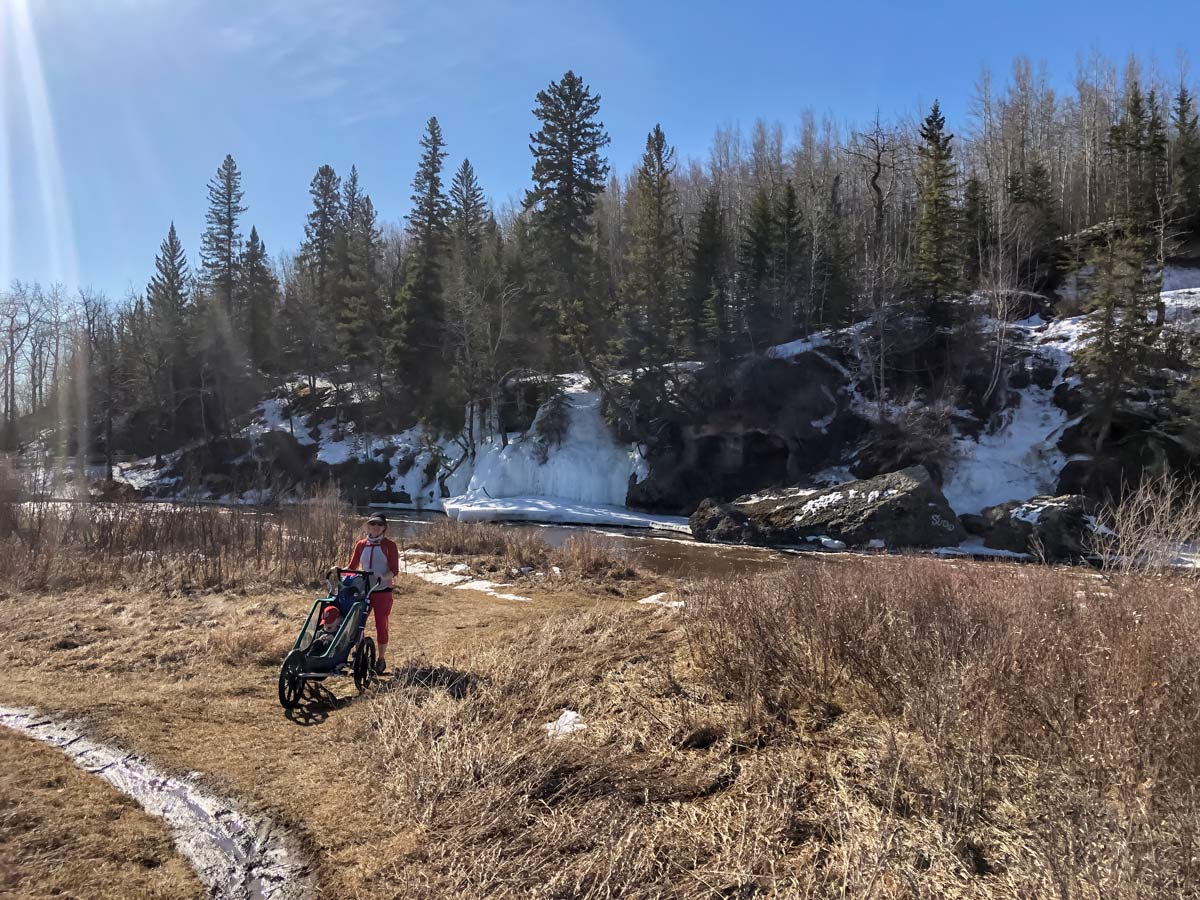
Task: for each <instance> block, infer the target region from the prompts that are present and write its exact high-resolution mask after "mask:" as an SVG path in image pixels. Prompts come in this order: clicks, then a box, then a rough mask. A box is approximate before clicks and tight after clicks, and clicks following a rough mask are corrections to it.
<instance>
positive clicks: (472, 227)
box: [450, 159, 488, 252]
mask: <svg viewBox="0 0 1200 900" xmlns="http://www.w3.org/2000/svg"><path fill="white" fill-rule="evenodd" d="M487 218H488V208H487V198H486V197H484V195H483V188H481V187H480V186H479V180H478V179H477V178H476V177H475V169H474V168H473V167H472V165H471V161H470V160H469V159H464V160H463V161H462V165H460V166H459V167H458V171H456V172H455V173H454V180H453V181H452V182H451V183H450V226H451V232H452V233H453V235H454V237H455V239H457V240H459V241H462V242H463V243H464V244H465V245H467V246H469V247H471V248H472V249H473V250H474V251H475V252H479V249H480V244H481V241H482V240H483V232H484V227H485V225H486V223H487Z"/></svg>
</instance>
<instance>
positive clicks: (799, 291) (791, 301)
mask: <svg viewBox="0 0 1200 900" xmlns="http://www.w3.org/2000/svg"><path fill="white" fill-rule="evenodd" d="M774 224H775V238H774V241H773V243H774V248H773V249H774V254H775V261H774V273H775V288H774V290H773V292H772V293H773V297H772V310H771V318H772V323H773V325H774V327H776V328H778V329H780V335H781V337H782V335H783V334H784V333H785V332H786V337H787V338H791V336H792V334H791V332H792V329H793V327H794V326H795V324H796V323H797V322H800V323H803V326H804V329H805V330H806V331H807V330H808V329H809V327H810V326H811V323H812V318H813V315H814V314H815V313H816V312H817V311H816V310H814V309H813V308H812V305H811V304H806V303H805V302H804V296H805V292H804V289H803V288H804V284H803V283H804V280H805V278H804V276H805V249H806V248H805V245H806V243H807V241H806V236H805V233H804V213H803V211H802V210H801V209H800V198H799V197H798V196H797V194H796V186H795V185H794V184H793V183H792V179H790V178H789V179H787V182H786V183H785V184H784V186H783V194H782V196H781V197H780V199H779V205H778V209H776V211H775V223H774Z"/></svg>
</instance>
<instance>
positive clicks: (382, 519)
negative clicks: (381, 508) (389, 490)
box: [367, 513, 387, 525]
mask: <svg viewBox="0 0 1200 900" xmlns="http://www.w3.org/2000/svg"><path fill="white" fill-rule="evenodd" d="M367 524H368V525H387V517H386V516H384V514H383V513H375V514H374V515H372V516H371V518H369V519H367Z"/></svg>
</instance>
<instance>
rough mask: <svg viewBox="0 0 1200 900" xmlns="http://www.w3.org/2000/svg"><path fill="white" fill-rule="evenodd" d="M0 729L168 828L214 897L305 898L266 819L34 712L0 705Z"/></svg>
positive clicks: (284, 845) (302, 872)
mask: <svg viewBox="0 0 1200 900" xmlns="http://www.w3.org/2000/svg"><path fill="white" fill-rule="evenodd" d="M0 726H4V727H6V728H10V729H12V730H13V731H16V732H18V733H19V734H23V735H25V736H26V737H31V738H34V739H35V740H39V741H43V742H45V743H47V744H49V745H50V746H52V747H56V748H57V749H59V750H61V751H62V752H63V753H65V754H66V755H67V756H69V757H70V758H71V761H72V762H74V763H75V765H77V766H79V768H81V769H83V770H84V771H85V772H90V773H91V774H93V775H98V776H99V777H100V778H103V779H104V780H105V781H107V782H108V783H109V784H111V785H112V786H113V787H115V788H116V789H117V790H118V791H120V792H121V793H122V794H125V795H127V796H129V797H132V798H133V799H134V800H136V801H137V802H138V803H139V804H141V806H142V808H143V809H144V810H146V812H148V813H150V815H152V816H157V817H158V818H160V819H163V820H164V821H165V822H166V823H167V825H168V826H170V829H171V833H172V837H173V838H174V841H175V847H176V848H177V849H178V850H179V852H180V853H181V854H183V856H184V857H186V858H187V860H188V861H189V862H190V863H191V864H192V866H193V867H194V868H195V870H196V873H197V874H198V875H199V876H200V880H201V881H202V882H203V883H204V885H205V887H207V888H208V890H209V892H210V896H212V897H214V898H219V900H298V898H301V897H306V896H308V895H309V893H310V891H311V889H312V885H311V883H310V882H311V879H310V877H309V867H308V864H307V863H306V862H305V860H304V859H303V858H302V857H301V856H300V855H299V854H298V853H297V851H296V849H295V847H294V845H293V842H292V840H291V839H290V838H289V837H288V835H287V834H285V833H284V832H283V831H282V830H281V829H279V828H277V827H276V826H275V825H274V824H272V823H271V822H270V821H269V820H268V819H266V818H264V817H260V816H252V815H248V814H246V813H243V812H240V811H238V809H237V808H236V807H235V806H234V805H233V804H232V803H230V802H229V801H228V800H223V799H221V798H219V797H216V796H214V795H212V794H209V793H208V792H206V791H204V790H202V789H201V788H199V787H198V786H197V785H195V784H194V783H192V782H190V781H187V780H180V779H176V778H169V777H167V776H166V775H163V774H162V773H161V772H158V771H157V770H156V769H154V767H153V766H151V765H150V764H149V763H148V762H146V761H145V760H144V759H140V758H139V757H137V756H134V755H133V754H131V753H127V752H125V751H124V750H119V749H117V748H115V747H111V746H108V745H106V744H101V743H99V742H97V741H94V740H92V739H91V738H89V737H87V735H86V734H85V733H84V731H83V729H82V727H80V726H78V725H75V724H72V723H70V722H64V721H58V720H56V719H53V718H50V717H48V716H44V715H42V714H41V713H39V712H37V711H36V710H31V709H14V708H11V707H6V706H0Z"/></svg>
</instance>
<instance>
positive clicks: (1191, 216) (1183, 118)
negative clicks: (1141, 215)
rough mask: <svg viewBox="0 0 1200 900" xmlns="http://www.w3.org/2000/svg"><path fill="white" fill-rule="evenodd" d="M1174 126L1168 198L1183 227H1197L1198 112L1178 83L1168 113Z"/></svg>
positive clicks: (1199, 186)
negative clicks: (1172, 106)
mask: <svg viewBox="0 0 1200 900" xmlns="http://www.w3.org/2000/svg"><path fill="white" fill-rule="evenodd" d="M1171 122H1172V124H1173V125H1174V126H1175V143H1174V148H1173V157H1174V166H1173V169H1172V176H1173V177H1172V179H1171V197H1172V200H1173V201H1174V209H1173V214H1174V218H1175V219H1176V220H1177V221H1178V222H1179V223H1180V224H1181V225H1182V226H1183V227H1184V228H1189V229H1192V230H1197V229H1200V115H1198V114H1197V113H1196V112H1195V101H1194V100H1193V99H1192V96H1191V94H1190V93H1188V89H1187V88H1186V87H1185V86H1184V85H1182V84H1181V85H1180V86H1179V93H1178V94H1176V95H1175V105H1174V108H1173V109H1172V112H1171Z"/></svg>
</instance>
